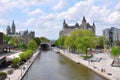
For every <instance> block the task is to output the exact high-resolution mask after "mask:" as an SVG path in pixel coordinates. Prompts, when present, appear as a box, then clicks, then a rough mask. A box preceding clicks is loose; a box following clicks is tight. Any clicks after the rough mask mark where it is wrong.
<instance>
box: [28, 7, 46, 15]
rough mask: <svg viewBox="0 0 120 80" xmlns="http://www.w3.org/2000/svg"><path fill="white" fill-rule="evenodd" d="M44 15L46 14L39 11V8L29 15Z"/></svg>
mask: <svg viewBox="0 0 120 80" xmlns="http://www.w3.org/2000/svg"><path fill="white" fill-rule="evenodd" d="M43 13H44V12H43V11H42V10H41V9H39V8H37V9H36V10H34V11H31V12H28V14H29V15H30V16H35V15H41V14H43Z"/></svg>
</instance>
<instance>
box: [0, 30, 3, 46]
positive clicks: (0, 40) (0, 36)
mask: <svg viewBox="0 0 120 80" xmlns="http://www.w3.org/2000/svg"><path fill="white" fill-rule="evenodd" d="M2 44H3V33H2V32H0V45H2Z"/></svg>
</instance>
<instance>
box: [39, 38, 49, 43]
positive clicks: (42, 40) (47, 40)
mask: <svg viewBox="0 0 120 80" xmlns="http://www.w3.org/2000/svg"><path fill="white" fill-rule="evenodd" d="M40 41H41V42H49V41H50V40H49V39H47V38H46V37H40Z"/></svg>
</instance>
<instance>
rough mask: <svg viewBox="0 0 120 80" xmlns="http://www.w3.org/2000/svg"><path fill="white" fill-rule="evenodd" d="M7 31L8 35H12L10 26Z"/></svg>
mask: <svg viewBox="0 0 120 80" xmlns="http://www.w3.org/2000/svg"><path fill="white" fill-rule="evenodd" d="M6 31H7V35H9V34H11V29H10V26H9V25H8V26H7V28H6Z"/></svg>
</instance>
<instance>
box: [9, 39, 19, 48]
mask: <svg viewBox="0 0 120 80" xmlns="http://www.w3.org/2000/svg"><path fill="white" fill-rule="evenodd" d="M19 43H20V40H19V38H18V37H12V38H10V40H9V42H8V44H12V45H14V46H15V47H17V46H18V44H19Z"/></svg>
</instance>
